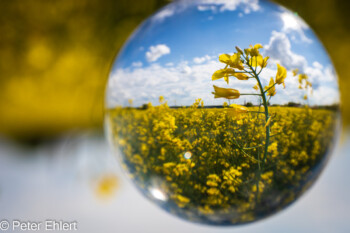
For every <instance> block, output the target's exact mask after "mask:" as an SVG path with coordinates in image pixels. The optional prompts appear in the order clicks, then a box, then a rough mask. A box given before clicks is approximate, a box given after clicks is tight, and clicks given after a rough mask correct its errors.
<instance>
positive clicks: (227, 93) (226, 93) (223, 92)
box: [212, 85, 240, 99]
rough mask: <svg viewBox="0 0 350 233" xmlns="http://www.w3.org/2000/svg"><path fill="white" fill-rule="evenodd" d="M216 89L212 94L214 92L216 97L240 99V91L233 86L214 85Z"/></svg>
mask: <svg viewBox="0 0 350 233" xmlns="http://www.w3.org/2000/svg"><path fill="white" fill-rule="evenodd" d="M213 87H214V91H215V92H212V94H214V98H226V99H238V98H239V96H240V93H239V91H238V90H236V89H232V88H222V87H217V86H215V85H213Z"/></svg>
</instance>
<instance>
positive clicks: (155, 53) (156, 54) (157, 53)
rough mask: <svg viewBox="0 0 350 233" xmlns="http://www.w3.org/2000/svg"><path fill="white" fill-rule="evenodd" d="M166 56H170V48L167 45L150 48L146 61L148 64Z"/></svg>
mask: <svg viewBox="0 0 350 233" xmlns="http://www.w3.org/2000/svg"><path fill="white" fill-rule="evenodd" d="M166 54H170V48H169V47H168V46H167V45H165V44H158V45H155V46H151V47H150V48H149V50H148V51H147V52H146V59H147V61H148V62H154V61H157V60H158V59H159V58H160V57H162V56H164V55H166Z"/></svg>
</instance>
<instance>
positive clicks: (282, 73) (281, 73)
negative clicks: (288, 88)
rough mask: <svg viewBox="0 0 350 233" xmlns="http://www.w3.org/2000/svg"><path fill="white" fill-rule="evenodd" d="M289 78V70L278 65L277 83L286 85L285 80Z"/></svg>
mask: <svg viewBox="0 0 350 233" xmlns="http://www.w3.org/2000/svg"><path fill="white" fill-rule="evenodd" d="M286 77H287V70H286V68H284V67H283V66H281V65H280V64H278V63H277V74H276V83H277V84H283V86H284V87H285V84H284V79H285V78H286Z"/></svg>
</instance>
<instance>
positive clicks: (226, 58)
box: [219, 53, 244, 70]
mask: <svg viewBox="0 0 350 233" xmlns="http://www.w3.org/2000/svg"><path fill="white" fill-rule="evenodd" d="M219 61H221V62H222V63H225V64H226V65H229V66H230V67H232V68H236V69H239V70H243V69H244V66H243V63H242V61H241V56H240V54H238V53H235V54H233V55H232V56H231V55H229V54H221V55H220V56H219Z"/></svg>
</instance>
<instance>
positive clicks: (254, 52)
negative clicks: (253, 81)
mask: <svg viewBox="0 0 350 233" xmlns="http://www.w3.org/2000/svg"><path fill="white" fill-rule="evenodd" d="M261 48H263V46H262V45H261V44H256V45H254V46H252V45H250V48H249V49H246V50H247V52H248V53H249V54H250V56H252V57H256V56H259V55H260V53H259V49H261ZM247 52H246V53H247Z"/></svg>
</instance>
